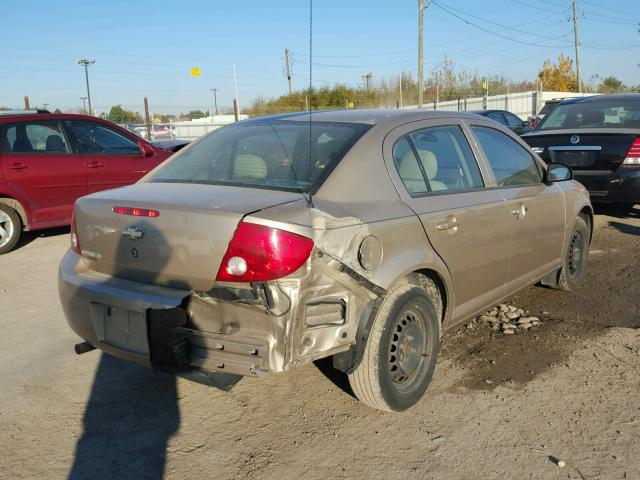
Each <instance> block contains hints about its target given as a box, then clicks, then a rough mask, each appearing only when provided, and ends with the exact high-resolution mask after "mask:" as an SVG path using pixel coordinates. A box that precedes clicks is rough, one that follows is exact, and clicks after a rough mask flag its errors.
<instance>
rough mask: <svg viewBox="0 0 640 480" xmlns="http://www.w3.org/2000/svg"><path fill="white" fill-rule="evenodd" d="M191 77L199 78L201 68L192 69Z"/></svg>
mask: <svg viewBox="0 0 640 480" xmlns="http://www.w3.org/2000/svg"><path fill="white" fill-rule="evenodd" d="M191 76H192V77H199V76H200V67H191Z"/></svg>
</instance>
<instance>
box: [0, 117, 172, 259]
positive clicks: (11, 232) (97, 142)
mask: <svg viewBox="0 0 640 480" xmlns="http://www.w3.org/2000/svg"><path fill="white" fill-rule="evenodd" d="M171 154H172V152H169V151H166V150H162V149H160V148H157V147H155V146H153V145H151V144H150V143H149V142H147V141H145V140H141V139H140V138H139V137H137V136H136V135H134V134H132V133H131V132H128V131H127V130H125V129H123V128H120V127H118V126H117V125H114V124H113V123H111V122H107V121H105V120H101V119H99V118H96V117H90V116H87V115H71V114H51V113H49V112H45V111H20V112H0V254H3V253H7V252H9V251H11V249H12V248H13V247H14V246H15V244H16V243H17V241H18V239H19V237H20V234H21V232H22V230H40V229H44V228H51V227H59V226H63V225H69V224H70V223H71V213H72V210H73V204H74V203H75V201H76V199H77V198H78V197H81V196H83V195H87V194H89V193H93V192H97V191H100V190H107V189H110V188H116V187H121V186H123V185H129V184H131V183H135V182H136V181H137V180H138V179H139V178H141V177H142V176H143V175H145V174H146V173H147V172H148V171H150V170H151V169H153V168H154V167H156V166H157V165H158V164H160V163H161V162H162V161H164V160H165V159H166V158H168V157H169V156H170V155H171Z"/></svg>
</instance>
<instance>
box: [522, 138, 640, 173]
mask: <svg viewBox="0 0 640 480" xmlns="http://www.w3.org/2000/svg"><path fill="white" fill-rule="evenodd" d="M607 130H611V129H607ZM638 135H640V131H632V130H623V131H620V132H606V133H605V132H602V129H600V130H599V131H590V130H589V129H585V130H575V131H572V130H568V131H567V130H564V131H559V130H555V131H550V132H549V133H546V132H545V133H542V132H540V133H537V132H535V133H532V134H528V135H524V136H523V137H522V139H523V140H524V141H525V142H527V143H528V144H529V145H530V146H531V147H532V148H533V150H534V151H536V152H537V153H538V154H539V155H540V156H541V157H542V158H543V160H544V161H546V162H547V163H548V162H559V163H564V164H566V165H568V166H570V167H571V168H572V169H574V170H600V171H614V170H616V169H617V168H618V167H619V166H620V164H621V163H622V161H623V160H624V158H625V155H626V154H627V152H628V151H629V147H631V144H632V143H633V141H634V140H635V139H636V137H637V136H638ZM576 137H577V138H576ZM572 139H573V141H572ZM576 140H577V141H576ZM539 149H541V150H539Z"/></svg>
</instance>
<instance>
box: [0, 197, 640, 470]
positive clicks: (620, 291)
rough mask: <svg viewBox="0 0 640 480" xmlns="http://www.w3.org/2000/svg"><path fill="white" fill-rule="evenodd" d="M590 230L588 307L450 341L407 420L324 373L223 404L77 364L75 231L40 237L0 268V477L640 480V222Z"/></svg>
mask: <svg viewBox="0 0 640 480" xmlns="http://www.w3.org/2000/svg"><path fill="white" fill-rule="evenodd" d="M595 223H596V234H595V240H594V243H593V245H592V252H591V253H592V254H591V264H590V268H589V274H588V276H587V280H586V283H585V285H584V286H583V287H582V288H581V289H580V290H579V291H577V292H574V293H566V292H559V291H554V290H549V289H543V288H530V289H527V290H525V291H523V292H521V293H519V294H518V295H516V296H514V297H513V298H511V299H509V302H508V304H509V305H513V306H515V307H516V308H520V309H522V310H524V311H527V312H528V313H527V314H526V315H527V316H528V317H538V318H540V319H541V320H542V323H541V325H536V326H535V327H532V328H530V329H519V330H518V331H517V334H514V335H509V334H507V335H505V334H504V333H503V330H504V329H501V328H497V329H492V327H491V323H490V322H487V321H480V320H478V321H474V322H471V323H470V324H469V325H467V326H466V327H465V326H462V327H461V328H459V329H458V330H456V331H454V332H451V333H450V334H449V335H447V336H446V337H445V339H444V341H443V344H442V348H441V358H440V361H439V365H438V368H437V369H436V374H435V378H434V381H433V384H432V386H431V388H430V389H429V392H428V394H427V396H426V397H425V399H424V400H423V401H422V402H421V403H420V404H419V405H417V406H416V407H415V408H414V409H412V410H411V411H409V412H406V413H404V414H399V415H392V414H385V413H380V412H377V411H374V410H372V409H370V408H368V407H366V406H364V405H362V404H360V403H358V402H357V401H355V400H354V399H353V398H352V396H351V395H350V394H349V393H348V388H346V384H345V379H344V377H343V376H340V375H337V374H336V373H335V372H332V371H331V369H330V368H329V367H328V364H327V362H320V363H319V364H318V365H316V366H314V365H309V366H306V367H303V368H298V369H295V370H293V371H292V372H289V373H288V374H283V375H277V376H270V377H267V378H264V379H243V380H241V381H239V382H237V380H236V379H235V378H233V377H219V382H218V383H219V388H212V387H205V386H202V385H199V384H195V383H192V382H188V381H186V380H183V379H175V378H173V377H171V376H169V375H167V374H164V373H161V372H154V371H151V370H147V369H145V368H143V367H139V366H137V365H133V364H128V363H125V362H122V361H119V360H117V359H114V358H112V357H109V356H107V355H102V354H100V353H99V352H92V353H88V354H86V355H82V356H76V355H75V354H74V353H73V344H74V343H76V342H77V341H78V340H77V338H76V337H75V336H74V334H73V333H72V332H71V331H70V330H69V328H68V327H67V325H66V322H65V320H64V318H63V315H62V311H61V309H60V306H59V304H58V298H57V288H56V267H57V264H58V262H59V260H60V258H61V257H62V255H63V253H64V250H65V249H66V247H67V244H68V231H67V230H64V229H61V230H53V231H49V232H46V233H45V234H44V235H43V236H36V235H30V236H28V237H27V238H26V240H24V241H23V242H22V244H21V247H20V248H19V249H17V250H16V251H14V252H12V253H10V254H8V255H5V256H3V257H1V258H0V266H1V267H2V275H1V276H0V312H1V313H0V321H1V322H2V329H3V335H2V336H0V352H1V353H0V379H1V384H0V452H1V453H0V478H7V479H21V478H25V479H34V478H65V477H69V478H74V479H75V478H78V479H87V478H91V479H101V478H105V479H107V478H108V479H115V478H119V479H120V478H136V479H143V478H149V479H157V478H170V479H174V478H175V479H182V478H216V479H227V478H278V479H289V478H291V479H294V478H300V477H302V476H303V475H304V476H305V478H307V479H324V478H368V479H371V478H381V479H382V478H384V479H389V478H421V479H431V478H433V479H456V480H457V479H480V478H482V479H493V478H500V479H505V478H507V479H516V478H518V479H526V478H530V479H560V478H562V479H566V478H574V479H596V478H601V479H640V456H638V451H639V450H640V400H639V399H638V392H640V376H639V375H638V374H639V373H640V330H639V329H638V327H639V326H640V314H639V310H640V248H639V246H640V207H636V208H635V209H633V208H615V209H614V208H608V209H604V210H602V211H600V212H599V214H598V215H597V217H596V222H595ZM544 312H546V314H545V313H544Z"/></svg>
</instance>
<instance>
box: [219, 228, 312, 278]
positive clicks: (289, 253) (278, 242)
mask: <svg viewBox="0 0 640 480" xmlns="http://www.w3.org/2000/svg"><path fill="white" fill-rule="evenodd" d="M312 249H313V240H311V239H310V238H307V237H303V236H302V235H298V234H295V233H291V232H286V231H284V230H279V229H277V228H270V227H265V226H264V225H257V224H255V223H247V222H241V223H240V224H239V225H238V228H237V229H236V231H235V233H234V234H233V238H232V239H231V242H229V247H228V248H227V253H225V255H224V258H223V259H222V263H221V264H220V270H219V271H218V276H217V277H216V280H219V281H222V282H264V281H268V280H275V279H277V278H282V277H286V276H287V275H289V274H290V273H293V272H295V271H296V270H297V269H299V268H300V267H301V266H302V265H303V264H304V262H306V261H307V259H308V258H309V255H310V254H311V250H312Z"/></svg>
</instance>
